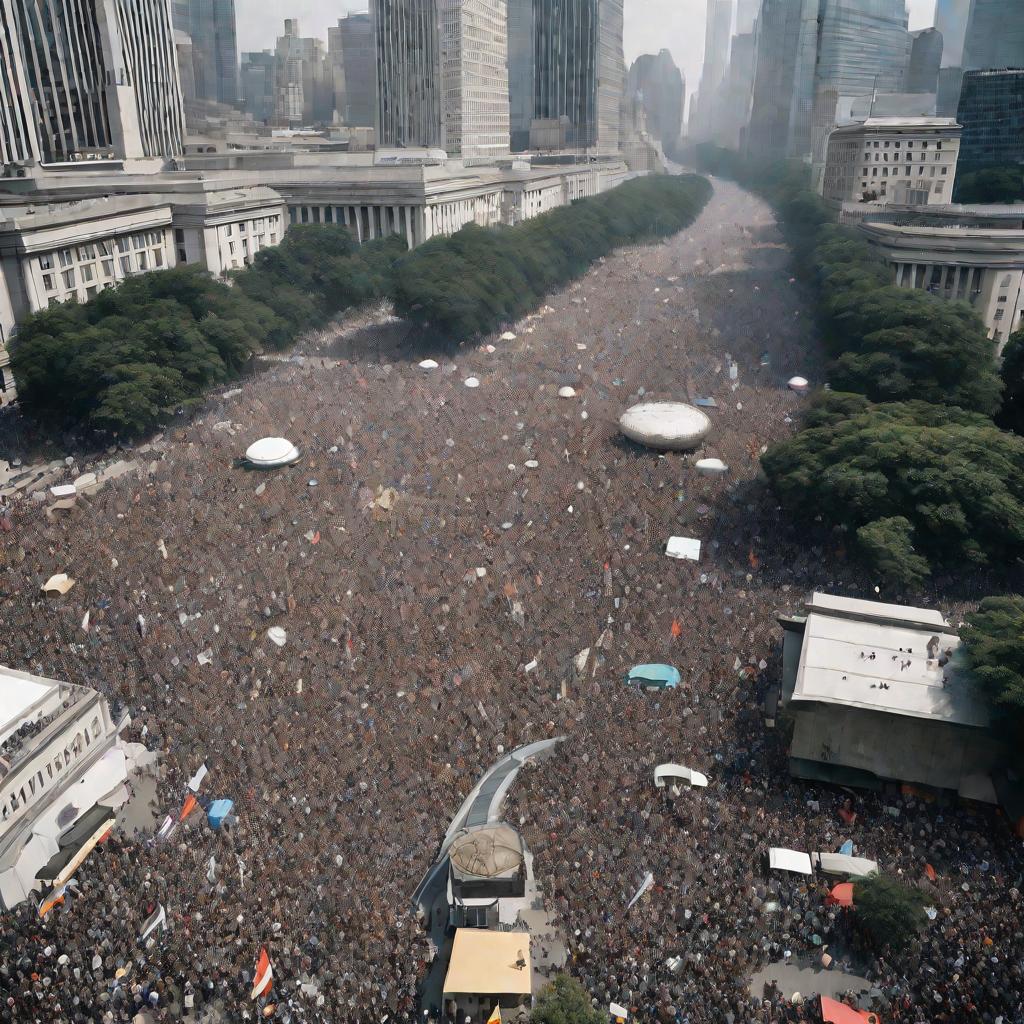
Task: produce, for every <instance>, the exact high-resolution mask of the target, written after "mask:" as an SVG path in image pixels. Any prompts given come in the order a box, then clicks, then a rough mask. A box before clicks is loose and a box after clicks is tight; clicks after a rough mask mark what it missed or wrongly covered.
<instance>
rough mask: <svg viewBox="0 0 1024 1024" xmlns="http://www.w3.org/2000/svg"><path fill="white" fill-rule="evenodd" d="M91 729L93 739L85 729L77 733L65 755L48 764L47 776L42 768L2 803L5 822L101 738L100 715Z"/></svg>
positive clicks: (60, 754) (1, 814) (0, 809)
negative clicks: (93, 742)
mask: <svg viewBox="0 0 1024 1024" xmlns="http://www.w3.org/2000/svg"><path fill="white" fill-rule="evenodd" d="M91 729H92V736H91V737H90V736H89V729H83V730H82V731H81V732H78V733H75V738H74V739H73V740H72V741H71V743H70V744H69V745H68V746H66V747H65V748H64V751H63V753H60V752H58V753H57V754H56V755H55V756H54V758H53V760H52V761H48V762H47V763H46V766H45V767H46V774H45V776H44V775H43V769H42V768H40V769H39V771H37V772H36V773H35V775H31V776H29V778H28V779H27V781H26V782H24V783H23V784H22V785H21V787H20V788H19V789H18V791H17V792H16V793H10V794H9V795H8V796H7V797H6V798H5V799H4V800H3V802H2V803H0V817H2V818H3V820H4V821H6V820H7V819H8V818H9V817H10V816H11V815H12V814H14V813H15V812H16V811H17V810H18V808H19V807H24V806H26V805H28V804H29V803H31V802H32V800H33V798H34V797H35V795H36V793H41V792H42V791H43V790H44V789H45V788H46V787H47V785H49V783H50V782H52V781H53V780H54V779H55V778H59V777H60V773H61V772H62V771H64V770H65V769H66V768H68V767H70V766H71V764H72V763H73V762H75V761H76V760H78V758H79V757H81V756H82V754H83V753H84V752H85V751H86V750H87V749H88V748H89V747H90V746H91V745H92V741H93V740H98V739H99V738H100V732H101V731H102V730H101V725H100V719H99V716H98V715H97V716H96V717H95V718H94V719H93V720H92V726H91Z"/></svg>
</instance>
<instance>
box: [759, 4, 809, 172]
mask: <svg viewBox="0 0 1024 1024" xmlns="http://www.w3.org/2000/svg"><path fill="white" fill-rule="evenodd" d="M818 9H819V0H763V2H762V5H761V12H760V14H759V15H758V18H757V22H756V24H755V27H754V50H755V70H754V87H753V90H752V95H751V108H750V125H749V128H748V130H747V139H746V149H747V152H748V153H750V154H751V155H752V156H764V157H782V156H804V155H806V153H807V152H808V150H809V138H810V123H811V113H812V106H813V96H814V64H815V55H816V53H817V33H818Z"/></svg>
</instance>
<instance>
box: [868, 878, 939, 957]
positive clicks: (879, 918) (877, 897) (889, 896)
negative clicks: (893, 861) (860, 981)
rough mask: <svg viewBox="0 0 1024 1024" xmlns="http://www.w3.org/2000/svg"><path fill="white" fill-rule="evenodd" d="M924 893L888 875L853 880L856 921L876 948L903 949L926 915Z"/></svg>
mask: <svg viewBox="0 0 1024 1024" xmlns="http://www.w3.org/2000/svg"><path fill="white" fill-rule="evenodd" d="M925 902H926V900H925V895H924V893H923V892H921V890H920V889H914V888H912V887H911V886H908V885H904V884H903V883H901V882H898V881H896V879H895V878H891V877H890V876H888V875H882V874H877V873H876V874H872V875H868V876H867V877H866V878H858V879H856V880H855V881H854V883H853V905H854V907H855V908H856V914H857V924H858V925H859V926H860V927H861V928H862V929H863V930H864V932H865V933H866V934H867V935H868V937H869V938H870V939H871V941H872V942H873V944H874V946H875V948H876V949H879V950H881V949H884V948H885V947H886V946H890V947H892V949H894V950H896V951H902V950H905V949H906V948H907V947H908V946H910V945H911V943H912V942H913V941H914V940H915V939H916V938H917V935H918V933H919V932H920V931H921V929H922V928H923V927H924V925H925V923H926V921H927V920H928V919H927V916H926V915H925V912H924V907H925Z"/></svg>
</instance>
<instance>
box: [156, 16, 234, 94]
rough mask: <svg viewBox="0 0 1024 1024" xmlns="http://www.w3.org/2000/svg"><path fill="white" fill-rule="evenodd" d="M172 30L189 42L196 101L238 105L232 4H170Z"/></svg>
mask: <svg viewBox="0 0 1024 1024" xmlns="http://www.w3.org/2000/svg"><path fill="white" fill-rule="evenodd" d="M171 11H172V14H173V18H174V27H175V28H176V29H177V30H178V31H180V32H185V33H187V34H188V35H189V36H190V37H191V38H192V74H193V77H194V79H195V83H196V96H195V98H196V99H200V100H214V101H215V102H217V103H227V104H230V105H232V106H237V104H238V97H239V93H238V48H237V45H236V42H235V0H173V2H172V5H171Z"/></svg>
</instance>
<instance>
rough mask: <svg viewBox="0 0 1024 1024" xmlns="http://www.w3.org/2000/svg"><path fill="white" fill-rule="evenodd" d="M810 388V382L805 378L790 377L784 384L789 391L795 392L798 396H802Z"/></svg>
mask: <svg viewBox="0 0 1024 1024" xmlns="http://www.w3.org/2000/svg"><path fill="white" fill-rule="evenodd" d="M810 386H811V384H810V381H808V379H807V378H806V377H790V378H789V380H788V381H787V382H786V387H788V388H789V390H790V391H796V392H797V393H798V394H801V395H802V394H803V393H804V392H805V391H806V390H807V389H808V388H809V387H810Z"/></svg>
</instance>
